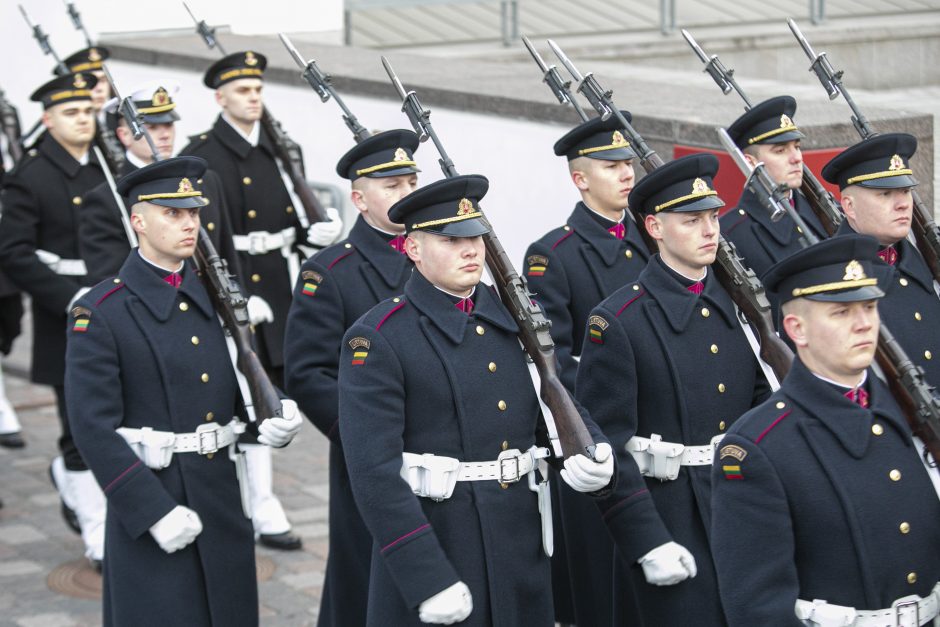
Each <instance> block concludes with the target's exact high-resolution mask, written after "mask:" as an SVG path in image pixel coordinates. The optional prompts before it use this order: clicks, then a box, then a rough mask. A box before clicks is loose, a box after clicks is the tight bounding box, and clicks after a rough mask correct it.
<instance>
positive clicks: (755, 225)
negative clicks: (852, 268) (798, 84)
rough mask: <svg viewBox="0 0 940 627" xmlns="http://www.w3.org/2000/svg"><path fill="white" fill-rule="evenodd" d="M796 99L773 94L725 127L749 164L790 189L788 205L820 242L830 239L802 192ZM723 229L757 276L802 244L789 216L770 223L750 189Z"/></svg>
mask: <svg viewBox="0 0 940 627" xmlns="http://www.w3.org/2000/svg"><path fill="white" fill-rule="evenodd" d="M795 113H796V100H794V99H793V98H792V97H791V96H777V97H776V98H771V99H770V100H765V101H764V102H761V103H760V104H757V105H755V106H754V107H752V108H751V109H750V110H749V111H747V112H746V113H745V114H744V115H742V116H741V117H739V118H738V119H737V120H735V121H734V122H733V123H732V124H731V126H729V127H728V135H729V136H730V137H731V139H732V140H734V143H735V144H737V146H738V148H740V149H741V151H742V152H743V153H744V158H745V159H747V160H748V162H749V163H750V164H751V165H752V166H753V165H757V164H758V163H763V164H764V167H765V168H767V173H768V174H769V175H770V177H771V178H772V179H773V180H774V181H776V182H778V183H784V184H786V186H787V187H789V188H790V204H791V205H793V207H794V208H795V209H796V211H797V213H798V214H799V216H800V217H801V218H803V221H804V222H805V223H806V225H807V226H808V227H809V228H810V229H811V230H812V231H813V234H814V235H815V236H816V237H817V238H818V239H825V238H826V237H828V234H827V233H826V230H825V229H824V228H823V226H822V224H821V223H820V222H819V218H818V217H817V216H816V213H815V212H814V211H813V209H812V207H811V206H810V204H809V201H808V200H807V199H806V196H804V195H803V193H802V192H801V191H800V187H801V186H802V185H803V151H802V148H801V147H800V141H801V140H802V139H803V138H804V137H806V136H805V135H804V134H803V132H802V131H801V130H800V129H799V128H798V127H797V126H796V124H795V123H794V122H793V115H794V114H795ZM721 231H722V232H723V233H724V234H725V237H727V238H728V239H729V240H731V242H732V243H733V244H734V246H735V248H737V249H738V252H739V253H740V254H741V256H742V257H744V260H745V262H746V263H747V265H748V266H750V268H751V269H752V270H754V272H755V273H756V274H757V276H760V275H762V274H763V273H764V272H766V271H767V269H768V268H770V266H772V265H773V264H775V263H777V262H778V261H780V260H782V259H784V258H786V257H789V256H790V255H792V254H793V253H795V252H796V251H798V250H801V249H802V247H803V245H802V244H801V243H800V238H801V234H800V232H799V231H798V228H797V226H796V223H795V222H794V221H793V218H791V217H790V215H789V214H787V215H785V216H783V217H782V218H780V220H779V221H777V222H774V221H772V220H771V219H770V214H769V213H768V211H767V209H766V208H765V207H764V206H763V205H762V204H761V203H760V201H759V200H758V199H757V196H755V195H754V194H753V193H752V192H751V191H750V190H749V189H745V190H744V193H743V194H742V195H741V199H740V200H739V201H738V206H737V207H736V208H735V209H732V210H731V211H729V212H728V213H726V214H725V215H724V216H722V218H721Z"/></svg>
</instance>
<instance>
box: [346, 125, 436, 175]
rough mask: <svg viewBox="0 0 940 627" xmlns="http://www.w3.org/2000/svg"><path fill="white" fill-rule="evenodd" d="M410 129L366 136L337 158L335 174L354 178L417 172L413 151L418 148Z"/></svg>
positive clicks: (416, 140) (416, 138) (415, 137)
mask: <svg viewBox="0 0 940 627" xmlns="http://www.w3.org/2000/svg"><path fill="white" fill-rule="evenodd" d="M418 144H419V142H418V135H417V134H416V133H415V132H414V131H408V130H405V129H395V130H391V131H384V132H382V133H376V134H375V135H372V136H370V137H366V138H365V139H363V140H362V141H361V142H359V143H358V144H356V145H355V146H353V147H352V148H351V149H350V150H349V152H347V153H346V154H345V155H343V156H342V157H340V160H339V162H338V163H337V164H336V173H337V174H338V175H340V176H341V177H342V178H344V179H349V180H350V181H355V180H356V179H357V178H360V177H363V176H365V177H369V178H383V177H387V176H401V175H403V174H414V173H416V172H420V171H421V170H419V169H418V167H417V164H416V163H415V158H414V152H415V150H417V149H418Z"/></svg>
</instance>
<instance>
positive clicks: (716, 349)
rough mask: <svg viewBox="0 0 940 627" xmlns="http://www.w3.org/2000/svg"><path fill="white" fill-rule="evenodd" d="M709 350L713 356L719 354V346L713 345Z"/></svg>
mask: <svg viewBox="0 0 940 627" xmlns="http://www.w3.org/2000/svg"><path fill="white" fill-rule="evenodd" d="M708 350H710V351H711V352H712V353H713V354H717V353H718V345H717V344H712V346H711V348H709V349H708Z"/></svg>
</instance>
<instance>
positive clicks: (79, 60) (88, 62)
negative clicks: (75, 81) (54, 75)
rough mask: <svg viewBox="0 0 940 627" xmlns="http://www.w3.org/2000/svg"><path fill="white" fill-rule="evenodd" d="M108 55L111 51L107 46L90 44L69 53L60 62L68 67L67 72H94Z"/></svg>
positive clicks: (100, 66)
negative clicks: (88, 46)
mask: <svg viewBox="0 0 940 627" xmlns="http://www.w3.org/2000/svg"><path fill="white" fill-rule="evenodd" d="M110 56H111V52H110V51H109V50H108V49H107V48H103V47H101V46H92V47H90V48H82V49H81V50H79V51H78V52H75V53H73V54H70V55H69V56H67V57H65V58H64V59H62V63H64V64H65V66H66V67H67V68H68V69H69V72H95V71H97V70H100V69H101V68H102V66H103V65H104V62H105V61H106V60H107V59H108V58H109V57H110ZM53 72H55V70H53Z"/></svg>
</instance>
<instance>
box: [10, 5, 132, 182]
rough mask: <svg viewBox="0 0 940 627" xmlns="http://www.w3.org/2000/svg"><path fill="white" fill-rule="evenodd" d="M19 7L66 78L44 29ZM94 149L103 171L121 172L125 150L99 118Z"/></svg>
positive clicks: (59, 73) (32, 131)
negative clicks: (100, 122)
mask: <svg viewBox="0 0 940 627" xmlns="http://www.w3.org/2000/svg"><path fill="white" fill-rule="evenodd" d="M18 6H19V8H20V13H22V14H23V19H24V20H26V24H27V25H28V26H29V28H30V30H32V31H33V38H34V39H35V40H36V43H38V44H39V48H40V49H41V50H42V53H43V54H47V55H51V56H52V58H53V59H54V60H55V73H56V75H57V76H65V75H66V74H71V72H70V71H69V68H68V67H67V66H66V65H65V63H64V62H63V61H62V59H61V58H60V57H59V55H57V54H56V52H55V50H54V49H53V48H52V44H50V43H49V36H48V35H47V34H46V33H44V32H43V30H42V27H41V26H40V25H39V24H33V21H32V20H30V19H29V15H28V14H27V13H26V9H24V8H23V5H22V4H20V5H18ZM41 123H42V121H39V122H37V123H36V124H34V125H33V128H32V129H30V131H29V133H27V134H26V137H29V136H31V135H32V134H33V133H34V132H35V129H37V128H38V127H39V126H40V124H41ZM92 148H93V150H94V153H95V157H97V159H98V163H100V164H101V166H102V169H105V168H107V169H109V170H111V171H112V172H119V171H120V169H121V167H122V166H123V165H124V148H123V147H122V146H120V145H119V144H118V141H117V138H115V137H114V134H113V133H111V131H110V130H109V129H105V128H102V125H101V124H98V119H97V118H95V139H94V142H93V143H92Z"/></svg>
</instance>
